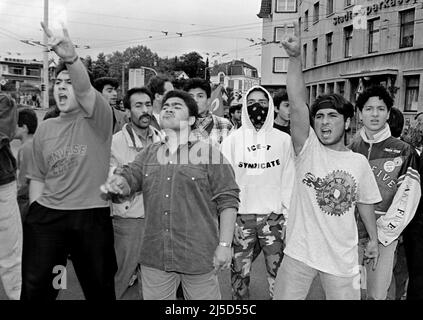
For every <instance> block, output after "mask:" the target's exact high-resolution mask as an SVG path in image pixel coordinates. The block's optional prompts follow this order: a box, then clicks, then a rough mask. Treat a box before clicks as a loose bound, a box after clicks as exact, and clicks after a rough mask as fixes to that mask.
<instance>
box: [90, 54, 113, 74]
mask: <svg viewBox="0 0 423 320" xmlns="http://www.w3.org/2000/svg"><path fill="white" fill-rule="evenodd" d="M92 72H93V78H94V79H97V78H101V77H107V76H109V64H108V63H107V61H106V56H105V55H104V53H103V52H101V53H99V54H98V56H97V60H96V61H95V62H94V63H93V70H92Z"/></svg>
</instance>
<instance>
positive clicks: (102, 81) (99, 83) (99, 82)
mask: <svg viewBox="0 0 423 320" xmlns="http://www.w3.org/2000/svg"><path fill="white" fill-rule="evenodd" d="M107 84H109V85H111V86H112V87H113V88H115V89H117V88H118V87H119V82H118V80H117V79H116V78H112V77H101V78H97V79H95V80H94V88H95V89H96V90H97V91H99V92H102V91H103V89H104V86H105V85H107Z"/></svg>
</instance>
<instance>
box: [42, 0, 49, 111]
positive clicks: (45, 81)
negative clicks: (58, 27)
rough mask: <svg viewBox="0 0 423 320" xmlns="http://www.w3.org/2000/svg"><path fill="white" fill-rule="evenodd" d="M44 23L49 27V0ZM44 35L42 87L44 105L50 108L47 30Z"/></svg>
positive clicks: (45, 3) (45, 7)
mask: <svg viewBox="0 0 423 320" xmlns="http://www.w3.org/2000/svg"><path fill="white" fill-rule="evenodd" d="M44 24H45V25H46V27H48V0H44ZM43 33H44V37H43V44H44V47H43V82H42V84H44V85H43V86H41V88H44V91H43V92H42V95H43V107H44V108H47V109H48V108H49V105H48V88H49V81H48V47H47V44H48V38H47V35H46V33H45V32H43Z"/></svg>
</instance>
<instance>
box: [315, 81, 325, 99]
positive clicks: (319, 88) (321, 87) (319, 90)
mask: <svg viewBox="0 0 423 320" xmlns="http://www.w3.org/2000/svg"><path fill="white" fill-rule="evenodd" d="M323 94H325V84H324V83H322V84H319V85H318V86H317V96H321V95H323Z"/></svg>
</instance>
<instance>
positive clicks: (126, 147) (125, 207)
mask: <svg viewBox="0 0 423 320" xmlns="http://www.w3.org/2000/svg"><path fill="white" fill-rule="evenodd" d="M140 138H141V137H140V136H139V135H137V134H136V133H135V131H134V130H133V129H132V126H131V125H130V124H125V125H124V126H123V128H122V130H121V131H119V132H118V133H116V134H114V135H113V139H112V153H111V158H110V172H109V175H111V174H113V171H114V169H116V167H118V166H123V165H125V164H127V163H129V162H132V161H134V160H135V157H136V156H137V155H138V153H139V152H140V151H141V150H143V149H144V148H145V147H146V146H148V145H150V144H152V143H155V142H159V141H161V139H163V135H162V134H161V133H160V132H159V131H158V130H156V129H155V128H154V127H152V126H150V127H149V130H148V133H147V139H140ZM111 208H112V210H111V213H112V215H113V216H119V217H122V218H144V201H143V197H142V193H141V192H138V193H135V194H133V196H132V197H131V198H130V199H125V201H122V202H121V203H112V206H111Z"/></svg>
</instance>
